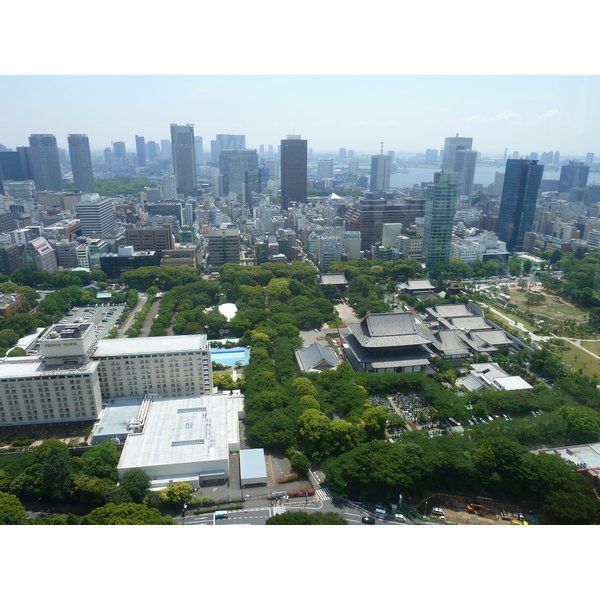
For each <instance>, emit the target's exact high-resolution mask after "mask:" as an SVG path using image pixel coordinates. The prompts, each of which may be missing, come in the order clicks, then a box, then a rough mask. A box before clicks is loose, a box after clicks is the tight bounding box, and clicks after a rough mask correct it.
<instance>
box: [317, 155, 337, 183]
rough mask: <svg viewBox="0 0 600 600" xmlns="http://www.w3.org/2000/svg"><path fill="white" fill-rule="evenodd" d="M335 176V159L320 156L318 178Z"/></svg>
mask: <svg viewBox="0 0 600 600" xmlns="http://www.w3.org/2000/svg"><path fill="white" fill-rule="evenodd" d="M328 177H329V178H330V177H333V159H332V158H320V159H319V161H318V162H317V179H326V178H328Z"/></svg>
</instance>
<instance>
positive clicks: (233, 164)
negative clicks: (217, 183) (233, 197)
mask: <svg viewBox="0 0 600 600" xmlns="http://www.w3.org/2000/svg"><path fill="white" fill-rule="evenodd" d="M219 171H220V172H221V175H223V185H224V189H223V192H224V195H227V194H229V193H230V192H233V193H235V194H237V195H238V197H239V198H240V199H241V200H247V199H248V198H247V196H248V195H249V193H247V190H246V189H245V185H246V180H247V176H248V172H249V171H252V172H253V173H256V172H257V171H258V154H257V152H256V150H222V151H221V154H220V155H219ZM253 191H255V192H260V186H259V188H258V189H254V190H253Z"/></svg>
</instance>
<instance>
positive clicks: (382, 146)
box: [379, 142, 383, 156]
mask: <svg viewBox="0 0 600 600" xmlns="http://www.w3.org/2000/svg"><path fill="white" fill-rule="evenodd" d="M379 143H380V144H381V156H383V142H379Z"/></svg>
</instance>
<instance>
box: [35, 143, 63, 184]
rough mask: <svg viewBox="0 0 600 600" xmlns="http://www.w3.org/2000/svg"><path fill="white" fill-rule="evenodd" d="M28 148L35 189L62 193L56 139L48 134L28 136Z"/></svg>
mask: <svg viewBox="0 0 600 600" xmlns="http://www.w3.org/2000/svg"><path fill="white" fill-rule="evenodd" d="M29 148H30V156H31V166H32V167H33V179H34V181H35V187H36V189H37V190H38V191H43V190H50V191H54V192H62V189H63V183H62V171H61V169H60V160H59V158H58V146H57V145H56V138H55V137H54V136H53V135H51V134H49V133H34V134H32V135H30V136H29Z"/></svg>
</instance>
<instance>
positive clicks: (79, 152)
mask: <svg viewBox="0 0 600 600" xmlns="http://www.w3.org/2000/svg"><path fill="white" fill-rule="evenodd" d="M68 142H69V156H70V157H71V170H72V171H73V187H74V188H75V191H76V192H85V193H86V194H88V193H93V192H95V191H96V188H95V187H94V171H93V168H92V155H91V154H90V141H89V140H88V136H87V135H86V134H84V133H81V134H78V133H70V134H69V136H68Z"/></svg>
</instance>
